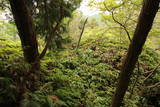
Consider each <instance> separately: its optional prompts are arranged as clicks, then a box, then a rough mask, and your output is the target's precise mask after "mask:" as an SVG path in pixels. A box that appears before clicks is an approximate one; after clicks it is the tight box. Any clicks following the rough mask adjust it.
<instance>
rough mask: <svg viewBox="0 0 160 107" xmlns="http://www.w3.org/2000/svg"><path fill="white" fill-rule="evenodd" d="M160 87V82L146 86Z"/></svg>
mask: <svg viewBox="0 0 160 107" xmlns="http://www.w3.org/2000/svg"><path fill="white" fill-rule="evenodd" d="M159 85H160V82H157V83H155V84H154V85H150V86H146V87H145V88H154V87H157V86H159Z"/></svg>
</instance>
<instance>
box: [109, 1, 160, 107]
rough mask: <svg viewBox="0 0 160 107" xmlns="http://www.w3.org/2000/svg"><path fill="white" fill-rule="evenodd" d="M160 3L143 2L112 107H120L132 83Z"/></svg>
mask: <svg viewBox="0 0 160 107" xmlns="http://www.w3.org/2000/svg"><path fill="white" fill-rule="evenodd" d="M159 2H160V1H159V0H144V1H143V7H142V9H141V13H140V16H139V20H138V24H137V27H136V29H135V32H134V36H133V40H132V42H131V44H130V46H129V49H128V53H127V56H126V60H125V61H124V63H123V66H122V72H121V74H120V79H119V81H118V84H117V89H116V91H115V94H114V96H113V99H112V104H111V107H120V105H121V103H122V101H123V98H124V95H125V92H126V90H127V88H128V85H129V82H130V77H131V74H132V72H133V70H134V67H135V64H136V62H137V60H138V56H139V55H140V53H141V51H142V47H143V45H144V43H145V41H146V38H147V35H148V33H149V31H150V29H151V27H152V23H153V20H154V18H155V15H156V13H157V11H158V8H159Z"/></svg>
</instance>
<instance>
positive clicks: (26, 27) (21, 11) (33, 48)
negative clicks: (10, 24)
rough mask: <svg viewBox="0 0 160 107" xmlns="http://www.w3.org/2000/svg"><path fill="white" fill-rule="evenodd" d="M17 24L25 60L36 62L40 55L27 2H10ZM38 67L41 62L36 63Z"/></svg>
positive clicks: (22, 0)
mask: <svg viewBox="0 0 160 107" xmlns="http://www.w3.org/2000/svg"><path fill="white" fill-rule="evenodd" d="M9 2H10V5H11V9H12V13H13V16H14V19H15V23H16V26H17V29H18V32H19V36H20V39H21V44H22V48H23V53H24V58H25V60H26V61H27V62H28V63H30V64H34V63H35V62H36V59H37V57H38V56H39V53H38V43H37V39H36V33H35V28H34V24H33V21H32V17H31V15H30V12H29V10H28V7H27V5H26V2H25V0H9ZM36 63H37V65H38V63H39V62H36Z"/></svg>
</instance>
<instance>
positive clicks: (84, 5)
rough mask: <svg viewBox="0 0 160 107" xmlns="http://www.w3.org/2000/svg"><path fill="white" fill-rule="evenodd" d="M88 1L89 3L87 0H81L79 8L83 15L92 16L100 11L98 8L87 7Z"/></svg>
mask: <svg viewBox="0 0 160 107" xmlns="http://www.w3.org/2000/svg"><path fill="white" fill-rule="evenodd" d="M96 1H101V0H96ZM88 3H89V0H83V1H82V3H81V6H80V8H79V10H80V11H82V13H83V15H85V16H93V15H96V14H98V13H100V11H99V10H97V9H95V8H91V7H89V6H88Z"/></svg>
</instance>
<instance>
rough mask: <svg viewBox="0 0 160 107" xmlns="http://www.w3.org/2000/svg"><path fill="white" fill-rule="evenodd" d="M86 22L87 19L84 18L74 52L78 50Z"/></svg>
mask: <svg viewBox="0 0 160 107" xmlns="http://www.w3.org/2000/svg"><path fill="white" fill-rule="evenodd" d="M87 21H88V18H86V20H85V21H84V24H83V28H82V31H81V34H80V36H79V40H78V44H77V48H76V50H77V49H78V48H79V45H80V41H81V38H82V35H83V32H84V28H85V25H86V23H87Z"/></svg>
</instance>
